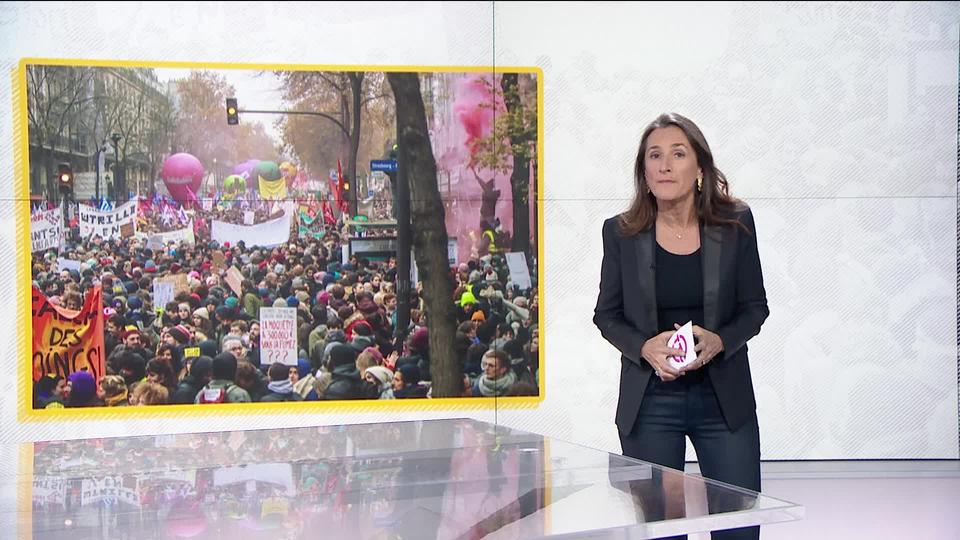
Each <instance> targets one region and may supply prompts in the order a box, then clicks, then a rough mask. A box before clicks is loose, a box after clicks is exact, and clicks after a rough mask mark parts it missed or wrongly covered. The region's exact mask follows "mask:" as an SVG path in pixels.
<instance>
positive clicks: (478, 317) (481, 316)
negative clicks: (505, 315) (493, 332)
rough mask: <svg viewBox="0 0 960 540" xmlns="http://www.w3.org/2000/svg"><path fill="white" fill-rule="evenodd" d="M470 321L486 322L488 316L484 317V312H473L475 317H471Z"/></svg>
mask: <svg viewBox="0 0 960 540" xmlns="http://www.w3.org/2000/svg"><path fill="white" fill-rule="evenodd" d="M470 320H471V321H474V322H486V321H487V316H486V315H484V314H483V312H482V311H480V310H477V311H474V312H473V316H472V317H470Z"/></svg>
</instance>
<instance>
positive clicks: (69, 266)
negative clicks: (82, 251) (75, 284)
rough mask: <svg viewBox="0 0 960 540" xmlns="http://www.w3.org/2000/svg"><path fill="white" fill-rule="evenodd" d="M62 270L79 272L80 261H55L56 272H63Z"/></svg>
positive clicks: (61, 259)
mask: <svg viewBox="0 0 960 540" xmlns="http://www.w3.org/2000/svg"><path fill="white" fill-rule="evenodd" d="M64 270H76V271H77V272H79V271H80V261H75V260H73V259H64V258H63V257H61V258H59V259H57V271H58V272H63V271H64Z"/></svg>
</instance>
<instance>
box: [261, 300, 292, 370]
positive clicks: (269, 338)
mask: <svg viewBox="0 0 960 540" xmlns="http://www.w3.org/2000/svg"><path fill="white" fill-rule="evenodd" d="M274 362H280V363H281V364H286V365H288V366H295V365H297V309H296V308H290V307H285V308H260V363H261V364H262V365H267V366H269V365H271V364H273V363H274Z"/></svg>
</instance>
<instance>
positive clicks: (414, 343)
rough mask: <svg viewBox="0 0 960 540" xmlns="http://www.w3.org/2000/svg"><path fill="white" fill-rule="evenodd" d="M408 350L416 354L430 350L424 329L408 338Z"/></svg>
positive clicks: (426, 332) (419, 329)
mask: <svg viewBox="0 0 960 540" xmlns="http://www.w3.org/2000/svg"><path fill="white" fill-rule="evenodd" d="M410 348H411V349H413V350H416V351H418V352H427V349H429V348H430V338H429V334H428V331H427V329H426V328H418V329H417V331H416V332H414V333H413V335H412V336H411V337H410ZM418 380H419V379H418Z"/></svg>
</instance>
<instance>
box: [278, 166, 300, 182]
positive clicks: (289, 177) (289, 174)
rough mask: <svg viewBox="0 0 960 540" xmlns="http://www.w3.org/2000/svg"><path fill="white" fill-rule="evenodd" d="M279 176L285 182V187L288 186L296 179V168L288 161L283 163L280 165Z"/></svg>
mask: <svg viewBox="0 0 960 540" xmlns="http://www.w3.org/2000/svg"><path fill="white" fill-rule="evenodd" d="M280 175H281V176H283V179H284V180H286V181H287V185H288V186H289V185H290V183H291V182H293V180H294V179H295V178H296V177H297V166H296V165H294V164H293V163H290V162H289V161H284V162H283V163H281V164H280Z"/></svg>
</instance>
